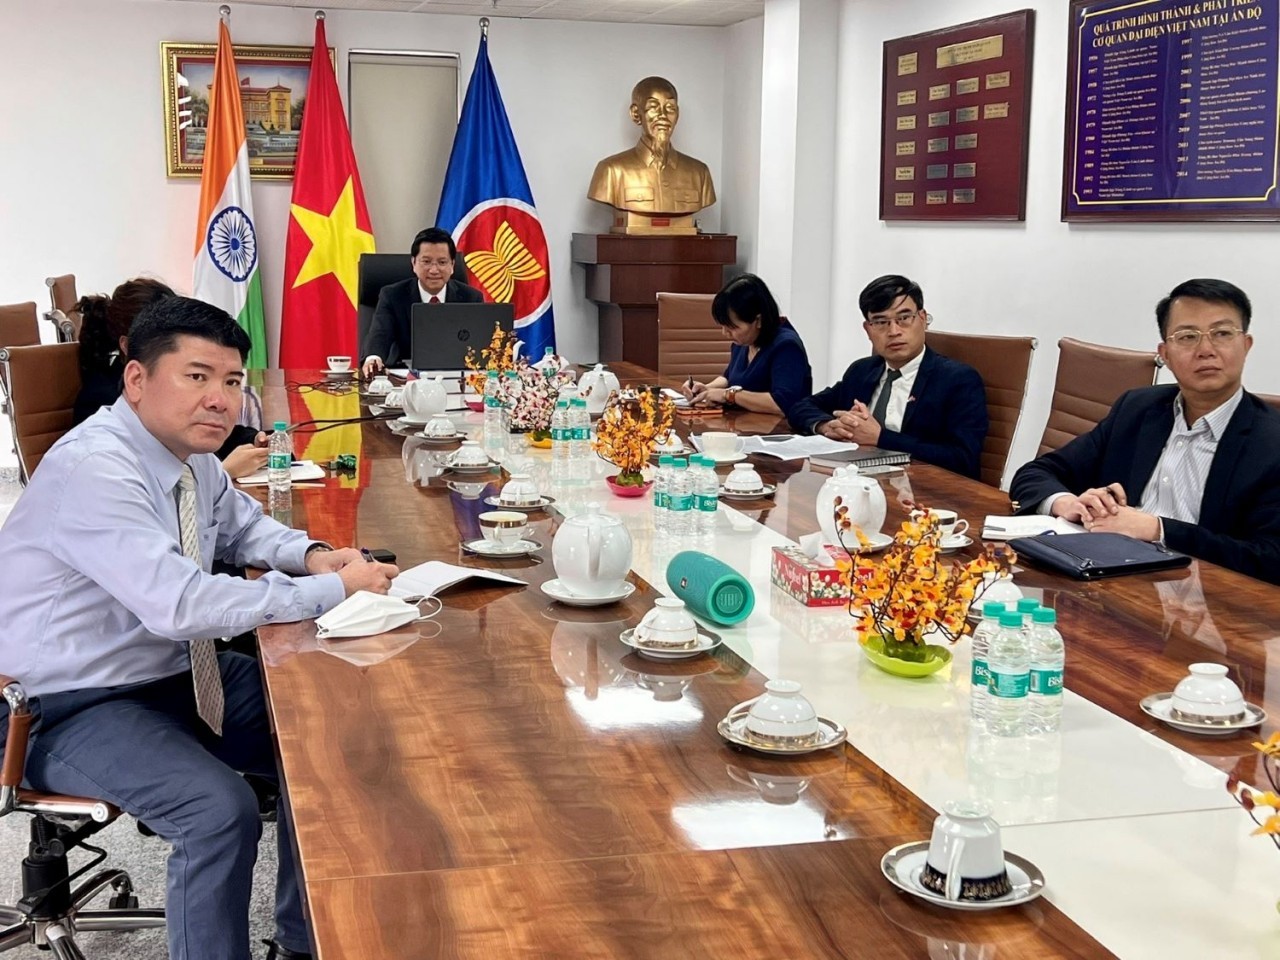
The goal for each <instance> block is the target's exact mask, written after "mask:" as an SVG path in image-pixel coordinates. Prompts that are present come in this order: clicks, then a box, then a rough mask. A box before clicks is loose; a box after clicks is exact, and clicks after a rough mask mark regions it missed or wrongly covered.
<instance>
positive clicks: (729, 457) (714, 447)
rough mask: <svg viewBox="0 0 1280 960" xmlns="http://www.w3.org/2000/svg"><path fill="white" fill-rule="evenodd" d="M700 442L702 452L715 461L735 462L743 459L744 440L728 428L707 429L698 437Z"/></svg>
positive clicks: (745, 456)
mask: <svg viewBox="0 0 1280 960" xmlns="http://www.w3.org/2000/svg"><path fill="white" fill-rule="evenodd" d="M698 439H699V440H701V442H702V452H703V453H705V454H706V455H707V456H709V457H711V458H712V459H713V460H715V462H716V463H737V462H738V461H739V460H745V459H746V458H747V455H746V453H745V452H743V448H744V441H743V439H742V437H740V436H738V435H737V434H736V433H733V432H731V431H728V430H708V431H706V432H705V433H703V434H701V435H700V436H699V438H698Z"/></svg>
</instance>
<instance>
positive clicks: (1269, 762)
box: [1227, 732, 1280, 910]
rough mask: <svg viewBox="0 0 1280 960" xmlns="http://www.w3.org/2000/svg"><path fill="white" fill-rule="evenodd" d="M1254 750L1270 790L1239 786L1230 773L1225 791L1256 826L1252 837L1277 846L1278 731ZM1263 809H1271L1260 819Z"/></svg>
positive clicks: (1279, 845)
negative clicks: (1260, 758)
mask: <svg viewBox="0 0 1280 960" xmlns="http://www.w3.org/2000/svg"><path fill="white" fill-rule="evenodd" d="M1253 749H1255V750H1257V751H1258V752H1259V753H1261V754H1262V769H1263V772H1264V773H1265V774H1266V776H1267V781H1268V782H1269V783H1270V784H1271V789H1270V790H1254V789H1252V788H1250V787H1246V786H1242V785H1241V783H1240V778H1239V777H1237V776H1235V775H1234V774H1233V775H1232V776H1230V777H1228V778H1227V791H1228V792H1229V793H1230V794H1231V795H1232V796H1233V797H1235V798H1236V803H1238V804H1240V806H1242V807H1244V808H1245V810H1246V811H1248V813H1249V816H1250V817H1251V818H1252V819H1253V822H1254V823H1256V824H1257V825H1258V829H1256V830H1254V831H1253V833H1254V836H1268V837H1270V838H1271V842H1272V843H1274V844H1275V845H1276V847H1277V848H1280V732H1277V733H1273V734H1271V736H1269V737H1268V738H1267V740H1266V742H1265V743H1261V742H1258V741H1254V744H1253ZM1237 769H1239V767H1237ZM1262 809H1266V810H1268V811H1270V812H1269V813H1268V814H1267V815H1266V816H1264V817H1262V819H1259V811H1260V810H1262ZM1276 909H1277V910H1280V903H1277V904H1276Z"/></svg>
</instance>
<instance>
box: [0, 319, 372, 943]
mask: <svg viewBox="0 0 1280 960" xmlns="http://www.w3.org/2000/svg"><path fill="white" fill-rule="evenodd" d="M248 351H249V339H248V337H247V336H246V335H245V333H244V331H242V330H241V329H240V328H239V327H238V326H237V325H236V323H235V321H234V320H232V319H231V318H230V317H229V316H228V315H227V314H226V313H225V312H224V311H222V310H220V309H218V308H217V307H213V306H210V305H208V304H205V303H201V302H200V301H197V300H189V299H186V298H184V297H173V298H169V299H166V300H164V301H161V302H159V303H156V304H154V305H152V306H151V307H148V308H147V309H146V310H144V311H143V312H142V313H141V314H139V316H138V318H137V319H136V320H135V321H134V324H133V326H132V328H131V329H130V332H129V352H130V357H131V359H130V361H129V363H128V365H127V366H126V368H125V371H124V392H123V394H122V396H121V397H120V399H119V400H118V401H117V402H116V403H115V404H114V405H113V406H112V407H110V408H107V409H104V410H101V411H99V412H98V413H97V414H95V415H94V416H93V417H91V418H89V419H88V420H87V421H85V422H84V423H83V424H81V425H80V426H78V427H76V428H75V429H73V430H72V431H71V432H70V433H68V434H67V435H66V436H64V437H63V438H62V439H61V440H59V441H58V443H56V444H55V445H54V446H53V448H52V449H51V450H50V451H49V453H48V454H47V455H46V456H45V458H44V460H43V461H42V462H41V464H40V467H39V469H38V470H37V471H36V472H35V474H34V476H33V478H32V482H31V485H30V486H29V487H28V488H27V490H26V491H25V492H24V493H23V495H22V496H21V497H20V498H19V500H18V502H17V504H16V505H15V506H14V509H13V511H12V513H11V514H10V515H9V518H8V521H7V522H6V523H5V525H4V527H3V529H0V583H3V584H4V592H3V596H0V623H4V625H5V629H4V630H3V631H0V674H5V675H8V676H11V677H15V678H16V679H18V680H19V681H21V682H22V683H23V685H24V687H25V689H26V692H27V695H28V696H29V697H30V698H32V699H31V704H32V713H33V714H34V715H35V718H36V719H35V724H34V725H33V728H32V729H33V733H32V735H31V739H30V748H29V751H28V755H27V765H26V770H25V777H26V781H27V782H28V783H29V784H30V785H31V786H32V787H34V788H36V789H40V790H46V791H50V792H55V793H65V794H71V795H76V796H88V797H95V798H99V799H103V800H107V801H109V802H111V803H114V804H116V805H117V806H119V807H120V808H122V809H123V810H125V811H126V812H128V813H129V814H131V815H133V816H135V817H137V818H138V819H140V820H142V821H143V822H145V823H146V824H147V825H148V826H149V827H150V828H151V829H152V830H154V831H155V832H156V833H157V834H159V835H160V836H161V837H163V838H165V839H166V840H168V841H169V842H170V843H172V844H173V852H172V853H171V855H170V858H169V870H168V889H167V901H166V915H167V916H166V919H167V924H168V933H169V955H170V957H172V958H175V960H185V958H191V960H204V958H220V960H247V958H249V956H250V953H249V925H248V908H249V892H250V886H251V881H252V872H253V865H254V861H255V859H256V856H257V844H258V838H259V835H260V833H261V824H260V821H259V818H258V805H257V800H256V798H255V796H254V792H253V790H252V789H251V788H250V787H249V786H248V785H247V784H246V783H245V781H244V779H243V778H242V777H241V776H240V775H239V773H238V772H237V771H239V772H244V773H254V774H258V775H260V776H264V777H266V778H268V779H271V780H275V779H277V776H278V775H277V772H276V768H275V760H274V752H273V749H272V742H271V735H270V730H269V727H268V722H267V711H266V705H265V701H264V697H263V691H262V684H261V680H260V678H259V675H258V670H257V666H256V665H255V664H254V663H253V661H252V660H251V659H249V658H248V657H245V656H243V655H240V654H235V653H223V654H220V655H217V656H216V657H215V655H214V653H213V650H212V645H211V641H212V639H213V638H217V637H223V636H231V635H234V634H237V633H242V632H244V631H247V630H251V629H253V628H254V627H256V626H259V625H260V624H263V623H269V622H281V621H293V620H304V619H308V618H311V617H316V616H319V615H320V614H322V613H324V612H325V611H327V610H329V609H330V608H332V607H334V606H336V605H337V604H338V603H340V602H341V601H342V600H343V598H344V597H347V596H350V595H351V594H352V593H354V592H355V591H356V590H370V591H375V592H379V593H385V592H386V590H387V587H388V585H389V583H390V578H391V577H393V576H394V575H395V574H396V572H397V571H396V569H395V567H393V566H390V565H385V564H376V563H366V562H364V560H363V558H362V555H361V554H360V552H359V551H358V550H353V549H343V550H334V549H331V548H330V547H329V546H328V545H327V544H322V543H316V542H314V541H312V540H310V539H309V538H308V537H307V536H306V534H305V533H303V532H301V531H297V530H290V529H289V528H287V527H285V526H283V525H281V524H279V523H277V522H275V521H274V520H272V519H270V518H269V517H266V516H264V515H263V513H262V509H261V507H260V506H259V505H258V503H257V501H255V500H253V499H252V498H251V497H249V496H247V495H245V494H244V493H242V492H239V491H237V490H235V489H234V488H233V487H232V485H231V483H230V482H229V480H228V478H227V474H226V472H225V471H224V470H223V469H222V467H221V465H220V464H219V463H218V460H217V458H216V457H215V456H214V454H213V451H215V450H217V449H218V448H219V446H221V445H222V443H223V441H224V440H225V439H226V437H227V435H228V434H229V432H230V430H231V428H232V426H233V425H234V424H235V422H236V419H237V417H238V415H239V413H240V405H241V391H242V386H243V380H244V369H243V368H244V359H245V357H246V356H247V354H248ZM192 486H194V490H193V489H192ZM214 559H219V560H224V561H227V562H229V563H232V564H235V565H236V566H254V567H264V568H268V569H269V570H271V572H269V573H267V574H266V575H265V576H263V577H262V578H261V579H258V580H252V581H250V580H243V579H239V578H236V577H229V576H214V575H213V574H211V573H210V569H211V566H212V563H213V561H214ZM6 722H7V720H6ZM277 832H278V839H279V863H280V871H279V875H278V878H277V891H276V925H277V929H276V940H275V942H274V943H273V944H272V945H271V947H270V950H269V952H268V957H278V958H292V957H306V956H308V953H307V951H308V950H309V949H310V947H309V936H308V933H307V928H306V924H305V921H304V920H303V917H302V908H301V897H300V893H299V890H298V882H297V876H296V872H295V867H294V863H293V855H292V850H291V847H290V843H289V823H288V815H287V811H284V810H282V811H281V812H280V815H279V817H278V828H277Z"/></svg>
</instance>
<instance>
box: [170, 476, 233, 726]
mask: <svg viewBox="0 0 1280 960" xmlns="http://www.w3.org/2000/svg"><path fill="white" fill-rule="evenodd" d="M178 529H179V531H180V533H181V537H182V553H183V554H184V555H185V556H187V557H190V558H191V559H192V560H194V561H195V562H196V565H197V566H198V565H200V535H199V531H198V529H197V526H196V478H195V474H193V473H192V472H191V468H190V467H189V466H187V465H186V464H183V465H182V476H181V477H179V478H178ZM187 649H188V652H189V653H190V656H191V679H192V681H193V682H194V683H195V689H196V713H198V714H199V715H200V719H201V720H203V721H204V722H205V723H207V724H208V725H209V728H210V729H211V730H212V731H213V732H214V733H216V734H218V735H219V736H221V735H222V712H223V699H222V673H221V672H220V671H219V670H218V655H217V653H216V652H215V650H214V648H213V641H212V640H191V641H189V642H188V643H187Z"/></svg>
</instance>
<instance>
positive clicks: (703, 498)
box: [698, 493, 719, 513]
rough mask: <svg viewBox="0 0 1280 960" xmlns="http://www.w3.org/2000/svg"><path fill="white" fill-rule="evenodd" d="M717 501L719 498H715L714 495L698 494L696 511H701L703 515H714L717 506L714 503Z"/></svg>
mask: <svg viewBox="0 0 1280 960" xmlns="http://www.w3.org/2000/svg"><path fill="white" fill-rule="evenodd" d="M718 499H719V498H718V497H716V496H715V495H714V494H710V493H702V494H699V495H698V509H699V510H701V511H702V512H703V513H715V512H716V506H717V503H716V501H717V500H718Z"/></svg>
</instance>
